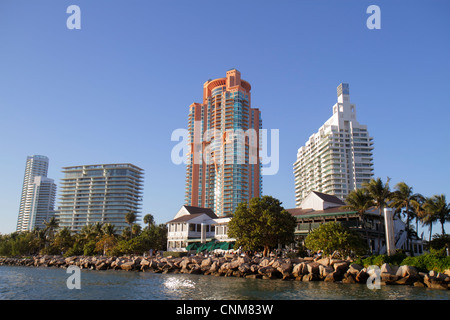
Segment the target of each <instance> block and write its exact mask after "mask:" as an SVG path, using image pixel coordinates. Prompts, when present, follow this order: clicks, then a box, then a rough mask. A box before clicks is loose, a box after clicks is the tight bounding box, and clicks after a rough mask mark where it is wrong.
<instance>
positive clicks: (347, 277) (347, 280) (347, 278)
mask: <svg viewBox="0 0 450 320" xmlns="http://www.w3.org/2000/svg"><path fill="white" fill-rule="evenodd" d="M342 283H356V279H355V277H354V276H353V274H351V273H348V272H347V273H346V274H345V275H344V278H343V279H342Z"/></svg>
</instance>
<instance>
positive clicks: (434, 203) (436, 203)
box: [427, 194, 450, 241]
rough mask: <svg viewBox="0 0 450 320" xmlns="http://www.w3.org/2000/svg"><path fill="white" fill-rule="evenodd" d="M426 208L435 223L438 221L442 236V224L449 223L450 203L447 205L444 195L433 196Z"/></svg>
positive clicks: (443, 232) (443, 233)
mask: <svg viewBox="0 0 450 320" xmlns="http://www.w3.org/2000/svg"><path fill="white" fill-rule="evenodd" d="M427 207H428V209H429V210H430V211H431V212H432V215H433V216H434V218H435V221H439V222H440V223H441V227H442V235H445V229H444V224H445V223H446V222H447V221H450V203H447V200H446V199H445V195H444V194H440V195H434V196H433V197H431V199H430V201H429V202H427ZM430 233H431V231H430ZM430 241H431V235H430Z"/></svg>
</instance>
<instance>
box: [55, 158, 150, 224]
mask: <svg viewBox="0 0 450 320" xmlns="http://www.w3.org/2000/svg"><path fill="white" fill-rule="evenodd" d="M63 173H64V174H65V176H64V178H63V179H62V180H61V186H60V194H59V208H58V209H59V214H58V220H59V225H60V227H68V228H70V229H71V230H74V231H80V230H81V228H83V226H85V225H87V224H95V223H97V222H98V223H101V224H104V223H111V224H113V225H114V226H115V227H116V230H117V231H118V232H121V231H123V229H124V228H125V227H127V226H129V225H128V224H127V223H126V221H125V215H126V214H127V213H128V212H133V213H135V214H136V215H137V216H138V218H139V217H140V213H141V203H142V183H143V170H142V169H141V168H139V167H137V166H135V165H132V164H99V165H84V166H75V167H65V168H63Z"/></svg>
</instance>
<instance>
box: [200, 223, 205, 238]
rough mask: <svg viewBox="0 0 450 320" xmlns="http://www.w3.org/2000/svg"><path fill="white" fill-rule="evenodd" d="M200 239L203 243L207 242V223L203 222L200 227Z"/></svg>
mask: <svg viewBox="0 0 450 320" xmlns="http://www.w3.org/2000/svg"><path fill="white" fill-rule="evenodd" d="M200 231H201V232H200V239H201V240H202V243H206V225H205V224H204V223H203V222H202V226H201V228H200Z"/></svg>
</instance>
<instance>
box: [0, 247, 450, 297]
mask: <svg viewBox="0 0 450 320" xmlns="http://www.w3.org/2000/svg"><path fill="white" fill-rule="evenodd" d="M2 265H8V266H29V267H59V268H67V267H69V266H72V265H74V266H78V267H80V268H81V269H92V270H125V271H140V272H156V273H186V274H203V275H212V276H224V277H245V278H253V279H280V280H293V281H324V282H339V283H360V284H366V283H367V279H368V278H369V277H370V276H371V275H372V274H373V272H374V271H373V270H370V269H369V270H368V269H367V268H364V267H362V266H360V265H358V264H355V263H352V261H349V260H339V259H330V258H322V259H313V258H308V257H307V258H296V259H289V258H284V259H282V258H260V257H252V258H249V257H247V256H244V257H242V256H236V255H228V254H227V255H225V256H224V257H199V256H191V257H180V258H173V257H167V258H156V257H153V258H150V257H143V256H121V257H107V256H73V257H68V258H64V257H63V256H51V255H44V256H33V257H24V258H7V257H0V266H2ZM380 271H381V274H380V281H381V285H410V286H414V287H425V288H431V289H441V290H448V289H450V286H449V285H450V270H446V271H445V272H443V273H440V272H435V271H430V272H427V273H424V272H418V271H417V270H416V268H414V267H411V266H400V267H398V266H394V265H389V264H387V263H386V264H383V265H382V266H381V267H380Z"/></svg>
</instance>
